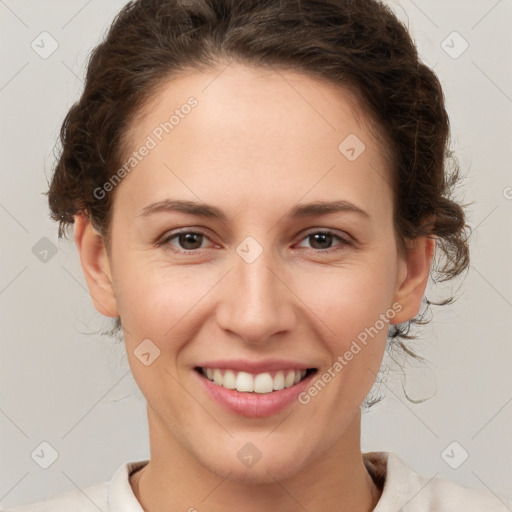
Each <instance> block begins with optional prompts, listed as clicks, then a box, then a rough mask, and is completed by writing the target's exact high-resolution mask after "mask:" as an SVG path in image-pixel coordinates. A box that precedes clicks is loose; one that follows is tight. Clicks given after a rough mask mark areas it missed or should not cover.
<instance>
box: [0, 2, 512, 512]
mask: <svg viewBox="0 0 512 512" xmlns="http://www.w3.org/2000/svg"><path fill="white" fill-rule="evenodd" d="M124 3H125V2H124V1H121V0H110V1H108V2H104V1H100V0H89V1H88V2H84V1H83V0H67V1H63V0H61V1H56V0H44V1H42V0H37V1H35V0H34V1H29V0H6V1H2V0H0V34H1V38H2V45H1V56H2V61H1V62H2V65H1V68H0V109H1V110H0V119H1V133H0V141H1V153H0V158H1V173H0V180H1V186H0V226H1V230H2V231H1V233H2V251H1V258H2V259H1V270H0V311H1V325H2V329H1V337H2V339H1V354H0V356H1V359H0V365H1V366H0V380H1V384H0V385H1V388H0V389H1V394H0V429H1V436H0V460H1V468H0V504H1V505H2V506H4V507H7V506H12V505H15V504H21V503H25V502H29V501H36V500H40V499H44V498H46V497H49V496H52V495H54V494H56V493H58V492H62V491H66V490H70V489H75V488H84V487H86V486H88V485H91V484H94V483H98V482H101V481H104V480H107V479H110V477H111V476H112V474H113V472H114V471H115V470H116V469H117V468H118V467H119V465H120V464H121V463H123V462H125V461H128V460H138V459H143V458H147V457H148V455H149V446H148V435H147V425H146V415H145V402H144V400H143V398H142V395H141V394H140V392H139V391H138V388H137V387H136V385H135V383H134V381H133V379H132V376H131V373H130V371H129V367H128V363H127V361H126V356H125V354H124V346H123V345H121V344H118V343H117V344H116V342H115V341H112V340H109V339H108V338H107V337H101V336H98V335H87V334H84V333H87V332H94V331H98V330H99V329H101V328H104V327H108V326H109V320H108V319H104V318H103V317H101V316H100V315H99V314H98V313H97V312H96V310H95V309H94V308H93V306H92V304H91V300H90V297H89V295H88V292H87V288H86V285H85V280H84V278H83V276H82V272H81V268H80V264H79V258H78V254H77V252H76V249H75V247H74V245H73V243H72V241H61V242H58V241H57V236H56V233H57V225H56V224H54V223H53V222H52V221H50V220H49V218H48V208H47V203H46V198H45V196H43V195H42V192H44V191H46V190H47V179H49V178H50V175H51V168H52V164H53V162H54V156H53V147H54V144H55V142H56V140H57V136H58V131H59V129H60V124H61V122H62V120H63V118H64V115H65V113H66V112H67V110H68V109H69V107H70V106H71V105H72V103H73V102H74V101H75V100H76V99H77V98H78V95H79V93H80V91H81V88H82V85H83V83H82V77H83V74H84V65H85V61H86V58H87V56H88V54H89V51H90V50H91V49H92V48H93V47H94V46H95V44H97V43H98V42H99V40H100V37H101V36H102V35H103V33H104V31H105V30H106V29H107V28H108V25H109V23H110V21H111V20H112V18H113V16H114V15H115V14H116V13H117V11H118V10H119V9H120V8H121V6H122V5H123V4H124ZM389 3H390V5H391V6H392V7H393V8H395V10H396V12H397V13H398V15H399V17H400V18H402V19H404V20H408V21H407V23H408V24H409V27H410V29H411V31H412V34H413V36H414V38H415V39H416V41H417V43H418V48H419V50H420V53H421V55H422V57H423V59H424V60H425V61H426V62H427V63H428V64H429V65H431V66H433V67H434V68H435V71H436V72H437V73H438V76H439V77H440V79H441V81H442V83H443V86H444V90H445V94H446V100H447V108H448V111H449V114H450V118H451V123H452V137H453V147H454V149H455V150H456V151H457V155H458V158H459V163H460V165H461V166H462V168H463V170H464V171H465V172H467V178H466V180H465V183H464V186H463V187H462V188H461V189H459V190H460V191H459V197H461V198H463V199H464V200H465V201H468V202H469V201H473V204H472V205H471V207H470V208H469V222H470V225H471V226H472V227H473V228H474V233H473V235H472V237H471V249H472V265H471V269H470V271H469V273H468V275H467V278H466V279H465V280H464V281H463V282H462V288H461V289H460V290H459V292H458V293H459V295H460V298H459V300H458V301H457V302H456V303H455V305H453V306H448V307H445V308H434V311H433V313H434V321H433V322H432V323H431V324H430V325H429V326H428V327H425V328H423V329H422V331H421V338H420V339H419V340H418V341H417V342H415V345H414V346H415V347H416V350H417V351H419V353H420V354H422V355H424V356H425V357H427V358H428V359H429V360H430V363H429V365H428V367H427V368H415V367H412V366H411V363H410V362H407V365H408V366H407V368H408V370H407V372H406V374H405V375H402V373H401V371H400V370H399V368H398V367H397V366H395V367H391V370H390V372H389V375H388V380H387V381H386V384H384V385H383V391H384V392H385V393H386V394H387V397H386V399H385V400H384V401H383V402H381V403H380V404H378V405H376V406H375V407H374V408H373V409H372V410H371V411H370V412H368V413H366V414H365V415H364V416H363V434H362V448H363V451H371V450H390V451H394V452H396V453H397V454H398V455H399V456H400V457H401V458H402V459H403V460H404V461H405V462H406V463H407V464H409V465H410V466H411V467H413V468H414V469H415V470H416V471H417V472H418V473H421V474H423V475H425V476H438V477H444V478H449V479H452V480H454V481H456V482H459V483H462V484H464V485H467V486H470V487H477V488H489V489H491V490H492V491H493V492H495V493H501V494H507V495H512V436H511V435H510V434H511V425H512V403H511V402H512V383H511V380H512V378H511V370H510V367H511V361H512V357H511V356H512V343H511V339H510V338H511V335H510V332H511V330H512V314H511V313H512V270H511V268H512V267H511V265H510V262H511V256H512V245H511V236H510V235H511V227H510V225H511V224H510V220H511V218H512V174H511V172H510V145H511V141H512V138H511V135H512V133H511V132H512V130H511V125H512V117H511V111H512V98H511V97H512V86H511V84H512V80H511V78H512V76H511V75H512V69H511V65H510V48H512V44H511V43H512V41H511V39H512V32H511V30H510V26H511V24H512V3H511V1H510V0H509V1H506V0H501V1H496V0H478V1H471V2H469V1H462V0H457V1H450V2H447V1H442V0H435V1H432V0H429V1H428V2H427V1H426V0H416V2H413V1H411V0H401V1H400V2H394V1H393V2H389ZM43 31H46V32H48V33H49V34H51V36H52V37H53V38H54V39H55V40H56V41H57V43H58V48H57V49H56V51H55V52H54V53H53V54H52V55H50V56H48V57H47V58H42V57H41V56H40V55H39V54H38V53H36V52H35V51H34V50H33V49H32V47H31V44H32V42H33V41H34V40H35V43H34V44H39V45H40V46H42V45H43V43H41V42H40V41H41V37H47V36H39V35H40V34H41V32H43ZM454 31H456V32H458V33H459V34H460V36H461V37H462V38H463V39H461V38H460V37H459V36H457V35H451V34H452V32H454ZM464 40H465V41H467V43H468V44H469V47H468V48H467V50H466V51H465V52H464V53H462V54H461V55H458V53H460V51H461V50H462V49H463V48H464V46H463V45H464ZM443 41H445V42H444V43H443ZM38 42H39V43H38ZM443 47H444V49H443ZM44 48H45V49H46V50H48V49H49V48H51V47H50V40H49V39H46V40H45V45H44ZM42 50H43V49H41V50H40V51H42ZM445 50H447V51H445ZM447 52H448V53H447ZM449 53H451V55H450V54H449ZM454 57H456V58H454ZM44 237H46V238H47V239H48V240H45V239H44ZM41 239H43V240H42V241H41ZM52 247H55V248H56V249H55V252H56V254H55V255H53V254H52V252H51V249H52ZM44 250H49V252H48V253H44ZM45 260H46V261H45ZM437 290H439V293H441V294H442V293H445V292H450V291H451V290H450V288H446V287H445V288H442V287H439V288H437V289H436V291H435V294H431V295H429V294H428V293H427V296H429V297H435V296H437V294H438V291H437ZM404 378H405V379H407V380H406V390H407V392H408V394H409V395H410V396H411V397H413V398H416V399H421V398H425V397H428V396H432V398H430V399H429V400H427V401H426V402H424V403H421V404H418V405H414V404H412V403H410V402H408V401H407V399H406V398H405V396H404V393H403V391H402V384H403V382H404ZM454 441H455V442H456V443H458V444H456V445H452V446H451V447H449V445H450V444H451V443H452V442H454ZM42 442H47V443H49V444H50V445H51V446H52V447H53V449H55V450H56V452H57V453H58V458H57V459H56V460H55V462H53V464H51V465H50V466H49V467H48V468H47V469H43V468H42V467H40V464H42V463H43V464H44V460H38V458H37V456H36V455H34V458H32V456H31V454H32V453H33V452H34V451H35V453H41V448H43V449H44V452H45V453H46V454H49V453H51V449H49V448H48V447H46V448H45V446H46V445H43V447H41V446H40V445H41V443H42ZM447 447H449V448H448V450H447V451H445V449H446V448H447ZM452 449H453V450H452ZM465 452H467V453H468V454H469V456H468V458H467V460H465V461H464V462H463V463H462V464H461V461H462V460H463V458H464V455H465ZM443 454H444V456H443ZM46 456H48V455H46ZM36 461H37V462H39V464H38V463H36ZM447 461H448V462H449V463H450V464H451V465H452V466H456V465H459V464H460V466H459V467H458V468H457V469H454V468H452V467H450V465H449V464H448V463H447ZM47 462H48V461H47ZM504 510H505V508H504Z"/></svg>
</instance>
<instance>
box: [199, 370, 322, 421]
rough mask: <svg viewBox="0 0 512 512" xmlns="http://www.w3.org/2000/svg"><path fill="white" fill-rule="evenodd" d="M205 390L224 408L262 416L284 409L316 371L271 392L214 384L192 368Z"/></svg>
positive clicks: (308, 382)
mask: <svg viewBox="0 0 512 512" xmlns="http://www.w3.org/2000/svg"><path fill="white" fill-rule="evenodd" d="M193 371H194V373H195V374H196V376H197V378H198V379H199V380H200V382H201V384H202V385H203V386H204V388H205V390H206V392H207V393H208V394H209V395H210V397H211V398H213V399H214V400H215V401H216V402H217V403H219V404H220V405H221V406H223V407H224V408H226V409H228V410H229V411H231V412H233V413H235V414H239V415H240V416H246V417H248V418H264V417H267V416H272V415H273V414H277V413H278V412H281V411H283V410H285V409H286V408H287V407H289V406H290V405H291V404H292V403H293V402H295V401H296V400H297V397H298V395H299V394H300V393H302V392H303V391H305V390H306V388H307V387H308V386H309V384H310V382H311V379H312V378H313V377H314V376H315V374H316V372H313V373H311V374H310V375H308V376H307V377H306V378H304V379H303V380H301V381H300V382H299V383H297V384H294V385H293V386H290V387H289V388H285V389H280V390H279V391H272V392H271V393H241V392H240V391H237V390H236V389H227V388H225V387H223V386H219V385H218V384H214V383H213V382H212V381H211V380H209V379H207V378H206V377H205V376H203V375H202V374H200V373H199V372H197V371H196V370H193Z"/></svg>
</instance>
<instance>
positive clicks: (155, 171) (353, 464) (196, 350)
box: [75, 64, 435, 512]
mask: <svg viewBox="0 0 512 512" xmlns="http://www.w3.org/2000/svg"><path fill="white" fill-rule="evenodd" d="M222 70H224V71H222ZM219 73H220V74H219ZM190 96H194V97H195V98H196V99H197V100H198V106H197V107H196V108H195V109H193V110H192V111H191V113H190V114H189V115H188V116H186V117H185V118H184V119H182V120H181V121H180V123H179V125H177V126H176V127H175V128H174V130H173V131H172V132H171V133H170V134H169V135H167V136H166V137H164V139H163V140H162V142H160V143H159V144H158V146H157V147H156V148H154V149H153V150H152V151H151V152H150V154H149V155H148V156H147V157H145V158H144V159H143V160H142V161H141V162H140V163H139V164H138V165H137V166H136V168H135V169H134V170H132V172H131V173H130V174H128V175H127V176H126V177H125V178H124V179H123V180H122V182H121V183H120V184H119V185H118V186H117V187H116V189H115V196H114V203H113V205H114V206H113V207H114V214H113V218H112V225H111V232H112V245H111V251H110V252H109V251H107V249H106V248H105V244H104V242H103V239H102V238H101V236H100V235H99V234H98V233H97V232H96V231H95V230H94V228H93V227H92V225H91V224H90V222H89V221H88V219H87V217H86V216H84V215H82V214H78V215H76V217H75V242H76V245H77V248H78V250H79V253H80V259H81V263H82V268H83V271H84V275H85V278H86V280H87V284H88V287H89V291H90V294H91V297H92V300H93V303H94V305H95V307H96V308H97V310H98V311H99V312H100V313H102V314H104V315H107V316H113V317H114V316H117V315H120V317H121V319H122V323H123V331H124V337H125V343H126V349H127V355H128V361H129V363H130V367H131V370H132V372H133V375H134V378H135V380H136V382H137V384H138V386H139V387H140V389H141V391H142V393H143V394H144V396H145V398H146V400H147V414H148V422H149V434H150V447H151V457H150V462H149V463H148V465H147V466H145V467H144V468H143V469H142V470H141V471H139V472H137V473H135V474H134V475H132V476H131V478H130V483H131V485H132V488H133V490H134V493H135V496H136V497H137V499H138V500H139V502H140V503H141V505H142V506H143V508H144V510H158V509H161V510H163V509H164V508H163V507H166V509H167V510H188V509H189V508H190V507H195V508H196V509H197V510H199V511H201V512H202V511H214V510H226V509H228V508H229V509H230V510H236V509H240V510H247V511H254V512H260V511H267V510H282V511H287V512H288V511H290V512H291V511H299V510H301V511H302V510H304V509H306V510H308V511H310V512H316V511H325V510H340V511H341V510H343V511H352V512H354V511H356V512H357V511H369V510H373V508H374V507H375V505H376V504H377V502H378V499H379V497H380V494H381V490H380V489H378V488H377V486H376V485H375V483H374V482H373V480H372V479H371V477H370V476H369V474H368V472H367V471H366V468H365V466H364V463H363V456H362V453H361V448H360V430H361V428H360V422H361V413H360V405H361V403H362V402H363V400H364V398H365V396H366V395H367V394H368V392H369V390H370V389H371V387H372V385H373V383H374V381H375V377H376V375H377V373H378V370H379V367H380V363H381V360H382V356H383V353H384V350H385V345H386V335H387V328H385V329H382V330H381V331H379V333H378V335H376V336H375V337H374V338H373V339H372V340H371V342H370V343H368V345H367V346H366V347H365V348H364V349H363V350H361V352H359V353H358V354H357V355H356V356H355V357H354V358H353V359H352V360H351V361H350V362H349V364H347V365H346V366H345V367H344V368H343V370H342V371H341V372H340V373H339V374H337V375H336V377H335V378H333V379H332V380H331V382H330V383H329V384H328V385H327V386H326V387H325V388H324V389H323V390H322V391H321V392H320V393H318V395H317V396H316V397H314V398H313V399H312V400H311V401H310V402H309V403H308V404H306V405H303V404H300V403H298V402H296V403H294V404H293V405H292V406H290V407H289V408H287V409H286V410H285V411H283V412H280V413H277V414H275V415H272V416H270V417H267V418H246V417H243V416H239V415H236V414H234V413H232V412H230V411H227V410H225V409H224V408H222V407H221V406H220V405H219V404H217V403H216V402H214V401H212V400H211V399H210V398H209V396H208V395H207V394H206V393H205V391H204V390H203V389H202V387H201V386H199V385H198V380H197V376H196V375H195V374H194V370H193V368H194V366H196V365H197V364H198V362H199V361H205V360H210V361H212V360H218V359H221V358H222V359H224V358H227V359H229V358H243V359H252V360H261V359H265V358H284V359H289V360H293V361H299V362H307V363H308V365H309V366H311V367H316V368H318V370H319V374H320V375H321V374H322V373H324V372H325V371H327V369H328V368H329V367H331V366H332V365H333V363H334V361H336V359H337V357H338V356H339V355H342V354H344V353H345V352H346V351H347V350H348V349H349V347H350V344H351V343H352V341H353V340H354V339H356V338H357V335H358V334H359V333H360V332H362V331H364V329H365V328H367V327H370V326H373V325H374V324H375V322H376V320H378V319H379V315H381V314H383V313H385V312H386V311H388V310H389V309H390V308H392V305H393V304H399V305H400V307H401V311H400V312H399V313H397V314H396V316H395V317H394V318H393V319H392V320H391V323H397V322H404V321H406V320H409V319H411V318H412V317H414V316H415V315H416V314H417V313H418V312H419V308H420V305H421V300H422V297H423V294H424V292H425V288H426V285H427V280H428V276H429V270H430V264H431V261H432V256H433V252H434V244H435V242H434V241H433V240H432V239H426V238H420V239H417V240H414V241H413V242H411V244H410V248H409V250H408V252H404V253H402V252H400V251H399V250H398V247H397V242H396V237H395V232H394V227H393V216H392V214H393V195H392V190H391V188H390V187H389V185H388V183H389V181H390V171H389V168H388V166H387V160H386V158H385V155H384V153H383V151H382V148H381V146H380V145H379V144H378V143H377V141H376V140H375V139H374V138H373V136H372V132H371V131H370V130H369V129H368V127H367V125H366V121H369V119H368V118H367V117H366V116H365V114H364V113H363V112H362V111H361V109H360V108H359V107H358V105H357V102H356V101H355V99H354V98H353V97H352V96H351V95H350V94H349V93H348V92H347V91H344V90H340V89H334V88H333V87H332V86H330V85H328V84H326V83H324V82H320V81H318V80H317V79H314V78H311V77H309V76H307V75H304V74H297V73H293V72H291V71H283V70H280V71H279V72H276V71H272V70H261V69H259V70H257V69H255V68H252V67H247V66H243V65H241V64H231V65H230V66H229V67H227V68H225V66H219V67H218V68H217V69H213V70H211V71H208V72H207V71H203V72H198V71H196V72H191V73H188V74H184V75H182V76H180V77H179V78H177V79H174V80H173V81H171V82H167V83H165V84H163V86H162V88H161V89H160V90H159V91H158V92H157V93H156V95H155V97H154V98H153V100H154V101H153V102H152V103H151V105H150V107H148V108H147V109H146V111H144V112H143V114H144V115H143V116H137V123H136V124H134V125H133V127H132V130H130V132H129V133H128V134H127V142H128V147H130V148H131V150H132V151H133V150H135V149H136V148H138V147H139V146H140V145H141V144H142V143H143V142H144V140H146V137H147V136H148V134H151V132H152V130H153V129H154V128H155V126H158V124H159V123H160V122H162V121H164V120H166V119H168V118H169V116H170V114H171V113H172V111H173V110H174V109H176V108H179V107H180V105H182V104H183V103H185V102H186V100H187V98H188V97H190ZM141 114H142V113H141ZM349 134H356V135H357V137H358V138H359V139H360V140H361V141H363V142H364V144H365V146H366V149H365V150H364V152H363V153H362V154H361V155H360V156H359V157H358V158H357V159H356V160H355V161H352V162H351V161H349V160H348V159H347V158H346V157H345V156H344V155H343V154H342V153H341V152H340V151H339V150H338V145H339V144H340V142H341V141H343V140H344V139H345V138H346V137H347V136H348V135H349ZM376 170H378V172H376ZM386 176H387V178H386ZM166 198H173V199H180V200H191V201H199V202H204V203H207V204H211V205H214V206H216V207H218V208H220V209H222V210H223V211H224V212H225V214H226V217H227V220H226V221H225V222H221V221H219V220H216V219H205V218H201V217H197V216H192V215H189V214H183V213H172V212H161V213H158V214H155V215H151V216H148V217H142V216H140V215H139V214H140V212H141V210H142V209H143V208H144V207H145V206H147V205H149V204H151V203H154V202H156V201H160V200H163V199H166ZM319 200H321V201H331V200H345V201H349V202H350V203H353V204H355V205H357V206H358V207H360V208H361V209H363V210H364V211H366V212H367V213H368V218H366V217H365V216H363V215H360V214H357V213H355V212H338V213H335V214H330V215H322V216H313V217H307V218H301V219H290V218H288V217H287V216H286V215H287V212H288V211H289V210H290V209H291V208H292V207H294V206H295V205H296V204H297V203H300V204H303V203H309V202H313V201H319ZM178 228H180V229H181V228H190V229H189V230H188V231H189V232H190V231H191V232H198V230H199V231H200V232H203V233H204V234H206V237H203V238H201V237H199V238H198V240H197V244H196V246H195V247H200V248H198V249H193V251H196V252H192V251H190V250H189V254H188V255H185V254H183V252H185V251H186V249H187V248H188V247H190V246H187V245H183V240H182V245H180V239H179V237H175V238H174V239H172V240H170V241H168V242H167V244H166V245H164V246H157V245H156V242H157V241H158V240H160V239H162V238H164V235H165V236H170V235H171V234H172V232H173V231H175V230H177V229H178ZM312 228H313V229H312ZM325 229H330V230H332V231H333V232H334V233H335V235H337V236H340V237H342V238H345V239H348V240H352V241H353V244H352V245H347V244H344V243H343V242H342V241H341V240H340V239H338V238H336V236H335V237H333V238H332V241H331V242H330V243H329V240H327V242H324V243H323V244H322V240H321V239H320V242H318V241H315V238H314V237H311V236H308V235H311V234H312V233H316V232H318V231H325ZM247 236H252V237H253V238H254V239H255V240H256V241H257V242H258V243H259V245H260V246H261V248H262V250H263V252H262V253H261V255H260V256H259V257H258V258H257V259H256V260H255V261H253V262H252V263H247V262H246V261H245V260H244V259H242V258H241V257H240V256H239V255H238V253H237V252H236V248H237V247H238V246H239V245H240V244H241V242H242V241H243V240H244V239H245V238H246V237H247ZM329 248H335V249H336V250H335V251H334V252H331V253H330V254H325V251H326V250H327V249H329ZM173 249H174V251H173ZM180 250H181V251H182V253H181V254H180V253H179V251H180ZM322 251H323V252H322ZM144 339H150V340H151V341H152V342H153V343H154V344H155V345H156V346H158V348H159V350H160V356H159V357H158V358H156V359H155V360H154V361H153V362H152V363H151V364H150V365H148V366H146V365H144V364H141V361H140V360H139V359H138V358H137V357H136V356H135V355H134V350H135V349H136V348H137V346H138V345H139V344H140V343H141V341H142V340H144ZM247 442H251V443H253V444H254V445H255V446H256V447H257V448H258V449H259V451H260V452H261V454H262V457H261V459H260V460H259V461H258V463H257V464H255V465H254V466H252V467H246V466H245V465H244V464H242V463H241V462H240V460H239V459H238V457H237V452H238V451H239V450H240V449H241V448H242V447H243V446H244V445H245V444H246V443H247Z"/></svg>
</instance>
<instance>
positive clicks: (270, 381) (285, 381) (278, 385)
mask: <svg viewBox="0 0 512 512" xmlns="http://www.w3.org/2000/svg"><path fill="white" fill-rule="evenodd" d="M201 371H202V373H203V375H204V376H205V377H207V378H208V379H209V380H211V381H213V382H214V383H215V384H217V385H218V386H222V387H224V388H227V389H236V390H237V391H240V392H243V393H251V392H254V393H271V392H272V391H279V390H281V389H284V388H289V387H290V386H293V385H294V384H297V383H298V382H300V381H301V380H302V379H303V378H304V377H305V375H306V370H288V371H284V372H283V371H278V372H277V373H276V374H275V375H274V377H272V375H271V374H270V373H268V372H265V373H259V374H257V375H252V374H251V373H247V372H235V371H233V370H219V369H217V368H215V369H212V368H206V369H205V368H202V369H201Z"/></svg>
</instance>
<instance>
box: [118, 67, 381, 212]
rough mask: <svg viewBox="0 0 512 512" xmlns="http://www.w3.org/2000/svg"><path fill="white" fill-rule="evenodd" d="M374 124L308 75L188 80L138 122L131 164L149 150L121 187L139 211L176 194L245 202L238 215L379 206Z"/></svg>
mask: <svg viewBox="0 0 512 512" xmlns="http://www.w3.org/2000/svg"><path fill="white" fill-rule="evenodd" d="M191 98H192V99H191ZM191 105H193V106H191ZM369 123H371V121H370V120H369V119H368V118H367V117H366V116H365V115H364V113H363V112H362V110H361V109H360V108H359V106H358V103H357V100H356V99H355V97H354V96H353V95H352V94H350V93H349V92H348V91H345V90H343V89H340V88H337V87H335V86H333V85H330V84H328V83H326V82H325V81H321V80H318V79H315V78H313V77H310V76H308V75H304V74H300V73H296V72H291V71H284V70H278V69H275V70H274V69H261V68H253V67H248V66H244V65H240V64H233V63H232V64H230V65H228V66H219V67H218V68H217V69H211V70H203V71H201V72H199V71H190V72H187V73H184V74H182V75H179V76H178V77H176V78H174V79H172V80H170V81H167V82H164V83H162V84H161V86H160V87H159V88H158V90H157V91H156V93H155V94H154V95H153V97H152V98H151V100H150V102H148V103H147V104H146V106H145V108H144V110H143V111H142V112H140V113H139V114H138V115H137V116H136V117H135V118H134V119H133V120H132V123H131V127H130V131H129V132H128V134H127V137H126V142H127V144H126V147H127V148H128V149H129V151H127V158H128V156H129V154H131V152H133V151H137V150H138V148H141V146H143V145H147V146H148V145H151V146H152V148H151V150H150V151H146V152H145V153H147V154H146V156H144V158H143V159H140V161H138V162H137V164H136V166H134V167H133V168H132V169H133V170H131V171H130V172H129V173H128V175H127V176H126V178H124V179H123V182H124V183H122V187H118V188H127V189H128V188H129V189H130V194H129V197H130V202H131V206H132V207H133V208H139V209H140V208H142V207H144V206H146V204H147V203H148V202H150V201H154V200H158V199H164V198H165V197H166V196H167V195H169V194H170V195H173V196H176V195H177V194H178V195H180V196H187V197H188V198H190V199H194V200H197V199H198V198H200V199H201V200H203V199H204V200H205V201H206V199H208V201H207V202H209V203H215V202H218V201H221V200H223V199H224V200H227V199H229V200H231V202H236V200H237V198H238V200H239V203H238V208H239V209H240V207H241V206H242V205H246V206H248V204H249V203H251V202H253V203H254V204H257V202H258V201H261V200H263V201H264V202H265V204H269V203H273V204H276V205H278V204H279V203H282V201H283V200H285V201H286V205H285V206H288V207H290V206H291V204H289V203H290V201H293V202H297V201H299V200H300V198H301V196H304V195H308V196H309V197H308V199H311V200H313V199H325V200H329V199H344V197H343V195H344V193H346V194H348V195H352V199H354V200H356V199H357V200H359V201H360V202H362V201H367V202H369V203H372V202H373V204H374V206H375V207H378V206H379V205H380V204H381V203H383V201H384V200H386V199H387V200H389V197H387V196H390V191H389V190H383V189H388V188H389V185H388V182H389V180H388V179H386V175H387V173H388V170H387V165H386V164H387V161H386V158H385V155H384V154H383V151H382V147H381V146H380V145H379V144H378V143H377V141H376V140H375V138H374V136H373V135H372V132H371V131H370V129H369V127H368V124H369ZM228 191H229V194H228V193H227V192H228ZM117 192H118V191H117V190H116V193H117ZM355 196H358V197H355ZM215 198H217V199H218V201H215ZM260 204H261V203H260Z"/></svg>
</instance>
